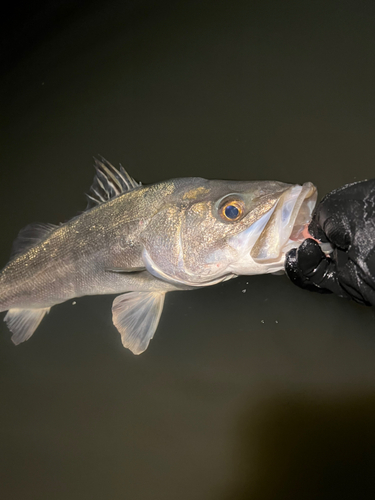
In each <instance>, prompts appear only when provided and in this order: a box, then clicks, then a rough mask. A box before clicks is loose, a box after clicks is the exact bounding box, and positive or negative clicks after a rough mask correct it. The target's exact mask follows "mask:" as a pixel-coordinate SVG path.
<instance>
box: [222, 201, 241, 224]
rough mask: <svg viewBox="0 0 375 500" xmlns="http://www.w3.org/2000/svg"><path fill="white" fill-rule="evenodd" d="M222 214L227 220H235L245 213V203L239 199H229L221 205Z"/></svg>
mask: <svg viewBox="0 0 375 500" xmlns="http://www.w3.org/2000/svg"><path fill="white" fill-rule="evenodd" d="M220 215H221V218H222V219H224V220H226V221H230V222H235V221H237V220H238V219H240V218H241V217H242V215H243V205H242V203H240V202H238V201H234V200H231V201H227V202H226V203H224V205H223V206H222V207H221V209H220Z"/></svg>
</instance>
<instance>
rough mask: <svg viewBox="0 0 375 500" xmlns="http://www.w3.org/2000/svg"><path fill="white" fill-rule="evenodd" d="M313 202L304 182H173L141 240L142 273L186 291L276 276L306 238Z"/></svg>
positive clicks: (311, 187)
mask: <svg viewBox="0 0 375 500" xmlns="http://www.w3.org/2000/svg"><path fill="white" fill-rule="evenodd" d="M316 197H317V193H316V188H315V186H314V185H313V184H311V183H309V182H308V183H305V184H303V185H302V186H300V185H291V184H286V183H282V182H276V181H256V182H241V181H219V180H218V181H214V180H213V181H207V180H204V179H180V180H179V183H177V184H176V186H175V189H174V192H173V196H169V197H166V200H165V203H164V205H163V206H162V207H161V209H160V210H159V211H158V212H157V213H156V214H155V215H154V216H153V217H152V219H151V220H150V221H149V223H148V225H147V228H146V230H145V231H144V233H142V235H141V241H142V243H143V246H144V250H143V259H144V262H145V265H146V268H147V269H148V271H149V272H151V274H153V275H154V276H156V277H158V278H160V279H163V280H166V281H168V282H171V283H176V284H183V285H187V286H206V285H210V284H214V283H217V282H219V281H223V280H225V279H230V278H231V277H233V276H236V275H240V274H245V275H251V274H265V273H273V272H279V271H281V270H283V269H284V260H285V253H286V252H287V251H288V250H290V249H291V248H294V247H298V246H299V245H300V243H301V242H302V241H303V240H304V239H305V237H304V236H303V234H302V233H303V230H304V228H305V227H306V224H308V223H309V222H310V220H311V214H312V210H313V208H314V206H315V203H316Z"/></svg>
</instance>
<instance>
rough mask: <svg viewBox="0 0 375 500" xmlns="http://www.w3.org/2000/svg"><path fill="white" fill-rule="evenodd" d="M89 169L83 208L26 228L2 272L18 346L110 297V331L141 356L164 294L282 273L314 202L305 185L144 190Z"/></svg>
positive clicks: (1, 304) (174, 183) (0, 295)
mask: <svg viewBox="0 0 375 500" xmlns="http://www.w3.org/2000/svg"><path fill="white" fill-rule="evenodd" d="M94 167H95V170H96V173H95V177H94V181H93V183H92V186H91V188H90V191H89V193H88V194H87V198H88V204H87V208H86V210H85V211H83V212H82V213H80V214H79V215H77V216H76V217H74V218H72V219H71V220H69V221H67V222H65V223H61V224H59V225H54V224H49V223H48V224H47V223H34V224H30V225H28V226H26V227H25V228H24V229H22V230H21V231H20V232H19V234H18V237H17V238H16V240H15V241H14V243H13V247H12V252H11V257H10V260H9V262H8V264H7V265H6V266H5V267H4V268H3V269H2V271H1V272H0V312H3V311H7V313H6V315H5V318H4V321H5V322H6V324H7V326H8V328H9V330H10V331H11V333H12V337H11V339H12V341H13V343H14V344H16V345H18V344H20V343H21V342H24V341H26V340H27V339H29V338H30V337H31V335H32V334H33V333H34V331H35V330H36V328H37V327H38V325H39V324H40V322H41V321H42V319H43V317H44V316H45V315H46V314H47V313H49V311H50V309H51V307H53V306H54V305H57V304H60V303H62V302H65V301H67V300H71V299H74V298H76V297H82V296H85V295H103V294H116V295H117V296H116V298H115V299H114V301H113V305H112V320H113V324H114V325H115V327H116V328H117V330H118V331H119V333H120V335H121V340H122V344H123V345H124V347H126V348H128V349H130V351H132V352H133V353H134V354H140V353H142V352H144V351H145V350H146V348H147V347H148V345H149V343H150V340H151V339H152V338H153V336H154V333H155V331H156V329H157V326H158V323H159V319H160V316H161V313H162V310H163V305H164V300H165V296H166V294H167V293H168V292H172V291H177V290H193V289H197V288H201V287H205V286H211V285H215V284H217V283H221V282H223V281H226V280H229V279H232V278H235V277H237V276H239V275H255V274H265V273H276V274H277V273H280V272H283V270H284V260H285V254H286V252H288V251H289V250H290V249H291V248H294V247H298V246H299V245H300V243H301V242H302V241H303V240H304V238H305V236H304V234H305V230H306V227H307V224H308V223H309V221H310V220H311V215H312V211H313V209H314V206H315V203H316V197H317V190H316V187H315V186H314V185H313V184H312V183H310V182H306V183H304V184H303V185H298V184H287V183H283V182H278V181H227V180H207V179H203V178H199V177H187V178H177V179H172V180H168V181H162V182H158V183H155V184H150V185H142V184H141V183H140V182H137V181H135V180H134V178H133V177H131V176H130V175H129V174H128V172H127V171H126V170H125V169H124V168H123V167H122V166H121V165H120V167H119V168H115V167H114V166H113V165H112V164H111V163H109V162H108V161H106V160H105V159H104V158H99V159H95V164H94Z"/></svg>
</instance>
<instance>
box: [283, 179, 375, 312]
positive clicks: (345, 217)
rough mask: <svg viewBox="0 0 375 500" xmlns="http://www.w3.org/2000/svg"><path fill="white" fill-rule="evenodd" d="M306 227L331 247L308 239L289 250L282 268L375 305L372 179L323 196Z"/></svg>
mask: <svg viewBox="0 0 375 500" xmlns="http://www.w3.org/2000/svg"><path fill="white" fill-rule="evenodd" d="M309 233H310V234H311V235H312V236H313V237H314V238H316V239H318V240H320V241H322V242H329V243H330V244H331V245H332V247H333V249H334V250H333V252H332V253H330V254H329V255H328V256H327V255H326V254H325V253H323V251H322V250H321V248H320V246H319V244H318V243H317V242H316V241H315V240H313V239H307V240H305V241H304V242H303V243H302V244H301V245H300V247H299V248H297V249H293V250H291V251H290V252H288V253H287V255H286V262H285V270H286V273H287V275H288V276H289V278H290V279H291V280H292V281H293V283H295V284H296V285H298V286H300V287H301V288H307V289H309V290H313V291H317V292H320V293H336V294H337V295H339V296H340V297H347V298H352V299H353V300H355V301H356V302H360V303H362V304H366V305H375V179H371V180H369V181H362V182H357V183H354V184H348V185H346V186H343V187H342V188H340V189H336V190H335V191H332V192H331V193H329V194H328V195H327V196H325V198H323V200H322V201H321V202H320V204H319V205H318V206H317V207H316V209H315V211H314V214H313V218H312V221H311V223H310V225H309Z"/></svg>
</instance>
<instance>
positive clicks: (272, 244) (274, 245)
mask: <svg viewBox="0 0 375 500" xmlns="http://www.w3.org/2000/svg"><path fill="white" fill-rule="evenodd" d="M316 199H317V190H316V187H315V186H314V185H313V184H312V183H311V182H306V183H305V184H303V185H302V186H299V185H295V186H292V187H290V188H289V189H287V190H286V191H284V193H282V195H281V196H280V198H279V199H278V201H277V203H276V205H275V206H274V207H273V209H272V213H271V214H270V215H269V217H268V221H267V223H266V225H265V226H264V229H263V231H262V233H261V234H260V236H259V238H258V239H257V241H256V243H255V244H254V246H253V247H252V249H251V251H250V255H251V258H252V259H253V260H254V262H256V263H258V264H267V266H268V269H267V271H265V272H276V271H278V270H280V269H283V265H284V259H285V254H286V253H287V252H288V251H289V250H291V249H292V248H296V247H298V246H299V245H300V244H301V243H302V241H303V240H305V239H306V238H307V237H309V236H308V232H307V226H308V224H309V223H310V221H311V216H312V212H313V210H314V207H315V204H316Z"/></svg>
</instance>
